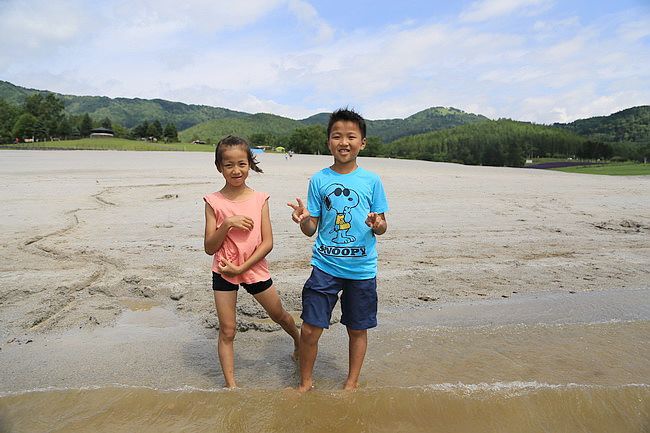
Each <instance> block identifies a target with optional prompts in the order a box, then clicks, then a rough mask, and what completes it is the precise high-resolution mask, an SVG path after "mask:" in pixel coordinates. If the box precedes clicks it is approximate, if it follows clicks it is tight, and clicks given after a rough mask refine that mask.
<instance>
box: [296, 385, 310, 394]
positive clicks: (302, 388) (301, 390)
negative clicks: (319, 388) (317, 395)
mask: <svg viewBox="0 0 650 433" xmlns="http://www.w3.org/2000/svg"><path fill="white" fill-rule="evenodd" d="M312 389H314V385H313V384H312V383H311V382H310V383H305V384H303V383H301V384H300V385H298V388H296V391H298V392H299V393H301V394H303V393H305V392H307V391H311V390H312Z"/></svg>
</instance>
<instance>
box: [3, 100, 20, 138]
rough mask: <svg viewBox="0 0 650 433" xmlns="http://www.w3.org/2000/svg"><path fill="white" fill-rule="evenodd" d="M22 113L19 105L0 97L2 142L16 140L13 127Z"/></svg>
mask: <svg viewBox="0 0 650 433" xmlns="http://www.w3.org/2000/svg"><path fill="white" fill-rule="evenodd" d="M20 114H21V113H20V108H19V107H18V106H15V105H12V104H10V103H8V102H6V101H5V100H4V99H0V142H3V143H8V142H11V141H13V140H14V138H15V137H13V136H12V135H13V133H12V129H13V127H14V125H15V124H16V120H18V117H19V116H20Z"/></svg>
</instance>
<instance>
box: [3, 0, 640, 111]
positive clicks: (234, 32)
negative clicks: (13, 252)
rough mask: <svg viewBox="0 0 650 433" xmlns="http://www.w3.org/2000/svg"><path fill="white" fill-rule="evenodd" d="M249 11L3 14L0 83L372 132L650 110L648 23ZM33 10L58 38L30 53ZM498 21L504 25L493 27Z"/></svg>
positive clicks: (499, 5) (523, 4)
mask: <svg viewBox="0 0 650 433" xmlns="http://www.w3.org/2000/svg"><path fill="white" fill-rule="evenodd" d="M242 3H243V4H230V3H227V2H225V1H223V0H219V1H207V0H192V1H189V2H183V3H182V4H179V3H177V2H175V1H174V2H173V1H171V0H161V1H156V2H154V1H153V0H143V1H128V2H127V1H126V0H112V1H107V2H103V3H101V6H100V7H99V9H90V8H89V6H88V4H87V3H81V2H80V1H78V0H63V1H62V2H57V4H56V8H55V7H54V6H50V3H46V2H44V1H43V0H26V2H17V1H10V2H7V1H4V2H2V0H0V22H4V23H5V24H6V23H8V22H9V21H11V25H12V26H13V27H12V30H14V31H12V32H5V33H6V34H8V35H9V37H10V39H7V41H8V42H7V43H5V40H4V39H3V43H2V44H0V79H5V80H9V81H11V82H15V83H16V84H19V85H24V86H26V87H37V88H44V89H50V90H53V91H59V92H64V93H71V94H99V95H107V96H111V97H116V96H124V97H141V98H164V99H170V100H179V101H182V102H186V103H199V104H206V105H215V106H222V107H226V108H231V109H235V110H242V111H249V112H252V111H265V112H273V113H276V114H281V115H287V116H289V117H293V118H302V117H307V116H309V115H311V114H314V113H315V112H317V111H320V110H322V109H323V107H327V108H326V109H328V110H329V109H332V108H335V107H337V106H340V105H350V106H355V107H357V108H358V109H360V110H361V111H362V112H363V113H364V114H365V115H367V116H368V117H369V118H375V119H377V118H386V117H407V116H409V115H411V114H413V113H415V112H417V111H420V110H422V109H425V108H428V107H431V106H438V105H440V106H454V107H457V108H460V109H464V110H466V111H472V112H477V113H480V114H484V115H487V116H489V117H493V118H498V117H510V118H513V119H524V120H533V121H540V122H548V123H550V122H554V121H565V120H572V119H573V118H575V117H576V116H584V115H588V114H589V113H594V114H609V112H608V111H603V112H597V110H609V109H620V108H625V107H626V106H632V105H635V104H643V103H645V104H647V103H648V102H650V89H648V86H647V82H648V81H650V72H649V71H650V49H649V47H648V44H649V43H650V41H649V40H648V34H649V33H650V31H648V30H647V28H648V27H650V26H646V25H645V24H646V23H650V16H648V14H647V13H643V12H641V13H638V11H637V12H636V13H621V14H612V15H607V16H603V17H600V18H597V19H591V20H585V18H584V17H583V16H578V15H576V12H575V11H571V13H570V15H568V16H565V15H562V13H558V11H555V10H553V11H552V13H551V12H549V11H548V10H547V11H546V12H544V14H543V15H541V16H536V17H535V18H530V17H529V16H527V15H526V14H530V12H531V11H532V12H539V11H540V10H544V8H546V7H548V5H549V4H550V3H549V2H547V1H541V0H519V1H514V0H513V1H503V0H502V1H493V2H486V1H480V2H475V3H473V4H472V5H471V6H470V7H469V8H468V9H467V10H466V11H465V12H464V14H463V16H462V18H458V17H456V18H447V19H445V20H435V19H434V20H431V21H426V20H424V19H421V20H415V19H412V20H403V19H401V20H400V21H399V22H390V23H388V24H385V25H383V26H380V27H375V28H371V27H362V26H358V27H357V28H355V29H353V30H350V29H348V28H339V27H334V25H335V24H337V22H336V21H332V22H331V23H328V22H327V21H326V20H325V19H324V18H323V17H322V16H320V15H319V13H318V12H317V9H316V8H315V7H313V6H312V4H311V3H308V2H307V1H305V0H275V1H268V2H267V1H264V2H263V1H261V0H258V1H250V2H242ZM23 4H25V5H27V6H26V8H27V9H29V8H42V10H43V14H44V15H43V16H44V18H35V21H36V22H42V20H45V21H47V22H49V21H50V20H55V19H56V20H61V21H62V22H63V23H64V25H63V26H62V28H60V29H57V30H52V29H47V28H42V29H41V27H43V26H37V27H38V28H39V29H40V30H34V32H33V35H31V36H33V37H34V38H35V41H36V45H34V46H35V47H36V48H29V47H30V45H29V43H28V42H27V38H23V39H25V40H23V39H20V38H19V35H20V26H19V25H18V24H17V23H16V21H17V22H20V21H22V20H24V19H28V18H29V13H28V12H27V9H24V8H23V6H22V5H23ZM5 6H7V7H5ZM496 17H502V18H503V20H504V21H505V22H504V25H503V26H502V25H501V24H499V27H496V26H493V25H488V24H486V23H485V21H484V19H490V18H496ZM582 21H587V22H586V23H583V22H582ZM16 29H18V30H17V31H18V33H16V32H15V30H16ZM16 35H18V36H16ZM305 35H311V37H306V36H305ZM12 38H13V39H12ZM18 54H20V55H18ZM3 61H4V63H3ZM75 89H77V90H75Z"/></svg>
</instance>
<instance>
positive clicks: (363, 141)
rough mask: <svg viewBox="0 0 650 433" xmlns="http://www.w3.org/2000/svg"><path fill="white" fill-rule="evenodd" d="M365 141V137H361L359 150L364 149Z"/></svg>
mask: <svg viewBox="0 0 650 433" xmlns="http://www.w3.org/2000/svg"><path fill="white" fill-rule="evenodd" d="M366 143H367V140H366V137H363V140H361V147H360V148H359V150H363V149H365V148H366Z"/></svg>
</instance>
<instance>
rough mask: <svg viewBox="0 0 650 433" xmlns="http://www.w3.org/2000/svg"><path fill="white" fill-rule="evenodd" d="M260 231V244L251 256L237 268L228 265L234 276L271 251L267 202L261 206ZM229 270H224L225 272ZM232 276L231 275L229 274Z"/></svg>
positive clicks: (271, 234) (271, 235)
mask: <svg viewBox="0 0 650 433" xmlns="http://www.w3.org/2000/svg"><path fill="white" fill-rule="evenodd" d="M260 229H261V231H262V243H260V244H259V245H258V246H257V248H256V249H255V251H254V252H253V254H251V256H250V257H249V258H248V260H246V261H245V262H244V263H242V264H241V265H239V266H234V265H232V264H230V266H231V267H232V268H233V269H232V271H235V273H234V275H238V274H242V273H244V272H246V271H247V270H249V269H250V268H252V267H253V265H255V263H257V262H259V261H260V260H262V259H263V258H264V257H266V256H267V254H268V253H270V252H271V250H272V249H273V230H272V228H271V216H270V215H269V202H268V200H267V201H265V202H264V205H263V206H262V226H261V227H260ZM228 271H229V269H227V268H226V272H228ZM231 275H232V274H231Z"/></svg>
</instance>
